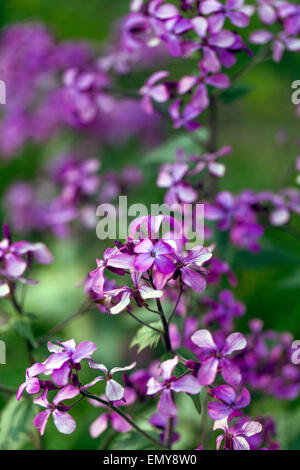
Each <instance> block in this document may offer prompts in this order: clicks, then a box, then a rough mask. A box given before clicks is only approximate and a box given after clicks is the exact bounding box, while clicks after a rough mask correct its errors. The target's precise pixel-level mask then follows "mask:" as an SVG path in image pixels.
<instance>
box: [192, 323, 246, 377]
mask: <svg viewBox="0 0 300 470" xmlns="http://www.w3.org/2000/svg"><path fill="white" fill-rule="evenodd" d="M191 341H192V342H193V343H194V344H195V345H196V346H198V348H200V351H199V354H198V355H199V357H200V361H201V367H200V369H199V372H198V379H199V382H200V384H201V385H211V384H212V383H213V382H214V381H215V378H216V375H217V373H218V372H219V371H220V372H221V374H222V377H223V378H224V380H225V381H226V382H227V383H229V384H231V385H238V384H239V383H240V382H241V379H242V376H241V373H240V370H239V368H238V367H237V366H236V365H235V364H234V363H233V362H232V361H230V360H229V359H227V357H228V356H230V355H231V354H232V353H233V352H235V351H241V350H242V349H245V348H246V346H247V341H246V338H245V337H244V336H243V335H242V334H241V333H232V334H230V335H229V336H228V337H227V339H226V341H225V344H224V346H223V347H218V346H217V345H216V343H215V341H214V339H213V337H212V335H211V333H210V332H209V331H208V330H198V331H196V332H195V333H194V334H193V335H192V337H191Z"/></svg>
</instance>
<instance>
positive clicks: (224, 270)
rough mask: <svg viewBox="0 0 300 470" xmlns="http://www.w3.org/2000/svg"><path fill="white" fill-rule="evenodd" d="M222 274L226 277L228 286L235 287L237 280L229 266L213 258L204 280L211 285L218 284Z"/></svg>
mask: <svg viewBox="0 0 300 470" xmlns="http://www.w3.org/2000/svg"><path fill="white" fill-rule="evenodd" d="M222 274H225V275H226V276H227V278H228V281H229V284H230V285H231V286H232V287H235V286H236V285H237V279H236V277H235V275H234V274H233V272H232V270H231V268H230V266H229V264H228V263H226V262H225V261H222V260H219V259H217V258H215V257H213V259H212V261H211V263H210V265H209V268H208V274H207V278H206V279H207V282H208V283H211V284H215V283H217V282H219V280H220V278H221V275H222Z"/></svg>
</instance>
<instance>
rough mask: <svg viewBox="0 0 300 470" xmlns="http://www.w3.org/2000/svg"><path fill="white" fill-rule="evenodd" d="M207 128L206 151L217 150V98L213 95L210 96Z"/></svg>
mask: <svg viewBox="0 0 300 470" xmlns="http://www.w3.org/2000/svg"><path fill="white" fill-rule="evenodd" d="M208 113H209V118H208V119H209V128H210V136H209V141H208V143H207V151H208V152H210V153H213V152H216V150H217V135H218V114H217V100H216V98H215V97H214V96H212V97H211V99H210V103H209V108H208Z"/></svg>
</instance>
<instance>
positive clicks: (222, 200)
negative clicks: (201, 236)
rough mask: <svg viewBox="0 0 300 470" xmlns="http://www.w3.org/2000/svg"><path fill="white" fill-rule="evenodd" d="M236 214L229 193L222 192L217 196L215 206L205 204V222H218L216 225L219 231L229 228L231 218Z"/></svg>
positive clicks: (233, 201) (234, 205)
mask: <svg viewBox="0 0 300 470" xmlns="http://www.w3.org/2000/svg"><path fill="white" fill-rule="evenodd" d="M235 213H236V203H235V200H234V197H233V196H232V194H231V193H230V192H229V191H222V192H220V193H219V194H217V196H216V199H215V204H210V203H205V207H204V215H205V218H206V219H207V220H218V221H219V223H218V225H217V227H218V229H220V230H228V229H229V228H230V225H231V222H232V217H233V216H234V215H235Z"/></svg>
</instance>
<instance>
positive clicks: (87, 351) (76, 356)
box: [44, 339, 97, 385]
mask: <svg viewBox="0 0 300 470" xmlns="http://www.w3.org/2000/svg"><path fill="white" fill-rule="evenodd" d="M58 343H59V344H61V346H57V345H55V344H53V343H50V342H49V343H48V350H49V351H50V352H53V354H51V356H49V358H48V359H47V360H46V362H45V364H44V365H45V371H46V372H47V371H51V373H52V380H53V382H55V383H56V384H57V385H66V384H67V383H68V380H69V378H70V374H71V372H72V369H77V370H78V367H79V364H80V362H81V361H82V360H83V359H89V358H90V357H91V355H92V354H93V353H94V352H95V351H96V349H97V346H96V345H95V344H94V343H92V342H89V341H83V342H82V343H80V344H78V346H76V343H75V341H74V339H70V340H69V341H65V342H64V343H60V342H59V341H58Z"/></svg>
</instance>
